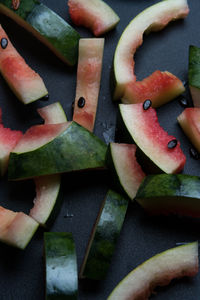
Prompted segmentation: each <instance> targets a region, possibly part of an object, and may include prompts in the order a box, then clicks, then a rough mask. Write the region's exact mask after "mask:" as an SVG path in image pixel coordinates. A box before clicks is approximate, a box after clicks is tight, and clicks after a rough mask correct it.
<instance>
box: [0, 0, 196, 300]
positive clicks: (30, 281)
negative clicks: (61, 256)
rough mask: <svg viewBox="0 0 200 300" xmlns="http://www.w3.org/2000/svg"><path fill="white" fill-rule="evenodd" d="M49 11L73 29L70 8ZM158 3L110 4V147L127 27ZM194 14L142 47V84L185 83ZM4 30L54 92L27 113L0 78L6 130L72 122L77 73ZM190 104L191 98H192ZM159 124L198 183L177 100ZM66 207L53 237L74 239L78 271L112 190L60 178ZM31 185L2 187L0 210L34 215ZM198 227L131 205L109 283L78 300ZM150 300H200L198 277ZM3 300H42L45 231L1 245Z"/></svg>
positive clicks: (14, 30)
mask: <svg viewBox="0 0 200 300" xmlns="http://www.w3.org/2000/svg"><path fill="white" fill-rule="evenodd" d="M42 2H43V3H44V4H46V5H48V6H49V7H50V8H51V9H53V10H55V11H56V12H57V13H58V14H59V15H61V16H62V17H63V18H64V19H66V20H67V21H69V22H70V18H69V15H68V8H67V1H65V0H59V1H55V0H44V1H42ZM156 2H158V1H153V0H148V1H146V0H107V3H108V4H110V5H111V6H112V7H113V9H114V10H115V11H116V12H117V13H118V14H119V16H120V18H121V21H120V23H119V25H118V27H117V29H115V30H113V31H111V32H110V33H108V34H106V36H105V51H104V60H103V71H102V81H101V90H100V95H99V107H98V112H97V119H96V126H95V133H96V134H97V135H98V136H99V137H100V138H102V139H103V140H104V139H105V140H106V142H108V141H109V140H113V137H114V130H115V119H116V112H117V105H116V104H113V103H112V101H111V94H110V88H109V78H110V70H111V66H112V59H113V54H114V50H115V47H116V45H117V42H118V39H119V37H120V35H121V33H122V31H123V29H124V28H125V26H126V25H127V24H128V23H129V21H131V20H132V18H133V17H134V16H136V15H137V14H138V13H139V12H141V11H142V10H143V9H144V8H146V7H148V6H150V5H152V4H154V3H156ZM189 6H190V9H191V11H190V14H189V16H188V18H187V19H186V20H184V21H177V22H174V23H172V24H170V25H169V26H168V27H167V28H166V29H164V30H162V31H161V32H158V33H152V34H150V35H149V36H147V37H145V38H144V44H143V45H142V47H140V49H139V50H138V51H137V54H136V56H135V60H136V74H137V76H138V79H142V78H144V77H146V76H147V75H149V74H150V73H152V72H153V71H155V70H156V69H159V70H163V71H164V70H168V71H170V72H172V73H174V74H175V75H177V76H178V77H179V78H180V79H182V80H183V81H187V65H188V47H189V45H190V44H194V45H196V46H200V18H199V11H200V2H199V0H189ZM0 22H1V23H2V25H3V27H4V28H5V30H6V32H7V33H8V35H9V37H10V39H11V40H12V42H13V44H14V45H15V47H16V48H17V49H18V51H19V52H20V53H21V55H22V56H23V57H24V58H25V59H26V61H27V62H28V63H29V64H30V66H31V67H32V68H33V69H35V70H36V71H38V72H39V73H40V74H41V76H42V78H43V79H44V81H45V83H46V86H47V88H48V90H49V94H50V98H49V101H48V102H42V101H37V102H35V103H33V104H30V105H28V106H24V105H23V104H21V103H20V102H19V101H18V100H17V99H16V97H15V96H14V95H13V94H12V92H11V91H10V90H9V88H8V86H7V84H6V83H5V82H4V80H3V79H2V77H0V107H2V110H3V122H4V124H5V125H6V126H7V127H10V128H12V129H20V130H23V131H25V130H26V129H28V128H29V127H30V126H31V125H34V124H37V123H41V119H40V117H39V116H38V115H37V113H36V108H38V107H41V106H45V105H47V104H48V103H53V102H55V101H60V102H61V103H62V105H63V107H64V109H65V112H66V113H67V116H68V118H69V119H70V118H71V117H72V110H71V104H72V101H73V100H74V96H75V87H76V67H75V68H73V69H69V68H68V67H67V66H66V65H64V64H63V63H62V62H60V61H59V59H57V58H56V57H55V56H54V55H53V54H52V53H51V52H50V51H49V50H48V49H47V48H46V47H45V46H43V45H42V44H41V43H40V42H38V41H37V40H36V39H35V38H34V37H32V35H31V34H29V33H27V32H26V31H25V30H24V29H22V28H21V27H19V26H18V25H16V24H15V23H14V22H13V21H11V20H10V19H8V18H6V17H3V16H0ZM77 30H78V31H79V32H80V34H81V36H82V37H92V34H91V33H90V32H89V30H87V29H84V28H77ZM187 97H188V98H189V95H187ZM157 111H158V116H159V121H160V123H161V125H162V126H163V127H164V128H165V129H166V130H167V131H168V132H169V133H170V134H173V135H175V136H176V137H177V138H178V139H179V140H180V142H181V145H182V149H183V151H184V153H185V154H186V156H187V163H186V166H185V169H184V173H186V174H193V175H200V162H199V161H195V160H194V159H192V158H191V157H190V155H189V148H190V147H191V144H190V142H189V141H188V139H187V138H186V137H185V136H184V134H183V133H182V131H181V129H180V127H179V126H178V124H177V121H176V117H177V116H178V115H179V114H180V113H181V112H182V111H183V107H181V106H180V104H179V102H178V100H174V101H172V102H171V103H169V104H167V105H165V106H163V107H162V108H159V109H158V110H157ZM62 180H63V187H64V202H63V206H62V209H61V211H60V214H59V216H58V217H57V219H56V221H55V223H54V224H53V226H52V228H51V230H52V231H69V232H72V233H73V236H74V239H75V242H76V249H77V257H78V266H79V268H80V265H81V262H82V260H83V257H84V253H85V249H86V245H87V242H88V239H89V235H90V232H91V229H92V226H93V224H94V221H95V219H96V216H97V213H98V210H99V208H100V205H101V202H102V200H103V198H104V196H105V194H106V191H107V189H108V188H109V178H108V176H107V174H106V173H105V172H104V173H98V172H91V173H87V174H85V175H84V176H82V174H80V175H75V174H74V175H70V174H68V175H65V176H63V179H62ZM34 194H35V192H34V185H33V182H32V181H31V180H30V181H24V182H7V180H6V177H5V178H3V179H2V180H1V181H0V203H1V205H3V206H4V207H6V208H10V209H12V210H16V211H20V210H22V211H24V212H26V213H28V212H29V210H30V208H31V207H32V201H33V198H34ZM199 237H200V222H199V220H192V219H188V218H180V217H176V216H172V217H148V216H147V215H146V214H145V213H144V211H143V210H142V209H141V208H140V207H139V206H138V205H137V204H136V203H133V204H130V206H129V209H128V212H127V216H126V219H125V223H124V226H123V230H122V232H121V235H120V238H119V241H118V244H117V247H116V251H115V253H114V256H113V260H112V264H111V266H110V269H109V272H108V275H107V277H106V279H105V280H104V281H101V282H96V283H93V282H91V281H81V282H80V283H79V299H80V300H94V299H95V300H105V299H106V298H107V296H108V295H109V293H110V292H111V291H112V289H113V288H114V287H115V286H116V284H117V283H118V282H119V281H120V280H121V279H122V278H123V277H124V276H125V275H126V274H127V273H128V272H130V271H131V270H132V269H133V268H135V267H136V266H137V265H138V264H140V263H142V262H143V261H145V260H146V259H148V258H150V257H151V256H153V255H155V254H156V253H158V252H161V251H164V250H166V249H168V248H171V247H174V246H176V245H177V244H179V243H182V242H189V241H194V240H198V239H199ZM156 291H157V293H156V294H155V295H153V296H152V299H155V300H156V299H162V300H168V299H170V300H172V299H173V300H176V299H177V300H178V299H182V300H183V299H187V300H197V299H199V298H200V296H199V294H200V275H199V276H197V277H195V278H194V279H181V280H175V281H173V282H172V283H171V284H170V285H169V286H167V287H164V288H159V289H157V290H156ZM0 299H1V300H2V299H3V300H4V299H7V300H8V299H9V300H10V299H23V300H36V299H37V300H42V299H44V263H43V230H41V229H40V230H39V231H38V232H37V233H36V235H35V236H34V238H33V239H32V241H31V243H30V244H29V245H28V247H27V249H26V250H25V251H19V250H16V249H13V248H10V247H8V246H6V245H3V244H1V245H0Z"/></svg>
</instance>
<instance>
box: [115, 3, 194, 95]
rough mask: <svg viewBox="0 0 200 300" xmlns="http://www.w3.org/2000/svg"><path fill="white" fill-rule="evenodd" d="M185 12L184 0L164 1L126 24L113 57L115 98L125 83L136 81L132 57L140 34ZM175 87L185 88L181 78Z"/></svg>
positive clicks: (157, 28) (140, 39) (138, 42)
mask: <svg viewBox="0 0 200 300" xmlns="http://www.w3.org/2000/svg"><path fill="white" fill-rule="evenodd" d="M188 13H189V8H188V4H187V0H177V1H174V0H165V1H161V2H159V3H156V4H155V5H153V6H151V7H148V8H147V9H145V10H144V11H143V12H141V13H140V14H139V15H137V16H136V17H135V18H134V19H133V20H132V21H131V22H130V23H129V25H128V26H127V27H126V29H125V30H124V32H123V33H122V35H121V37H120V40H119V42H118V45H117V48H116V51H115V56H114V74H115V81H116V89H115V93H114V99H119V98H121V97H123V96H124V93H125V90H126V86H127V85H128V84H131V83H132V84H133V83H134V82H136V76H135V74H134V60H133V56H134V54H135V52H136V49H137V48H138V47H139V46H140V45H141V44H142V42H143V34H144V33H149V32H150V31H158V30H161V29H162V28H163V27H165V26H166V25H167V24H168V23H169V22H170V21H172V20H177V19H180V18H185V17H186V16H187V14H188ZM164 74H165V75H166V74H167V73H166V72H164ZM177 90H178V91H179V92H182V91H184V87H183V85H182V84H181V82H180V80H179V82H178V88H177Z"/></svg>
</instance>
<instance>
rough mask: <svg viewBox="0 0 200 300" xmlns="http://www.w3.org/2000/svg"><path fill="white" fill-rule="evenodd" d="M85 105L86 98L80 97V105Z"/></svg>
mask: <svg viewBox="0 0 200 300" xmlns="http://www.w3.org/2000/svg"><path fill="white" fill-rule="evenodd" d="M84 106H85V98H83V97H80V98H79V100H78V107H80V108H83V107H84Z"/></svg>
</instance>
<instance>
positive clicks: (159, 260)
mask: <svg viewBox="0 0 200 300" xmlns="http://www.w3.org/2000/svg"><path fill="white" fill-rule="evenodd" d="M198 264H199V260H198V242H194V243H190V244H186V245H182V246H179V247H175V248H172V249H169V250H167V251H164V252H161V253H159V254H157V255H155V256H153V257H152V258H150V259H148V260H147V261H145V262H144V263H143V264H141V265H140V266H138V267H137V268H136V269H134V270H133V271H132V272H130V273H129V274H128V275H127V276H126V277H125V278H124V279H123V280H122V281H121V282H120V283H119V284H118V285H117V286H116V288H115V289H114V290H113V292H112V293H111V294H110V296H109V297H108V299H107V300H138V299H141V300H146V299H148V297H149V296H150V295H151V293H152V291H153V290H154V288H155V287H156V286H163V285H167V284H169V283H170V281H171V280H172V279H174V278H180V277H184V276H195V275H196V274H197V273H198V268H199V266H198Z"/></svg>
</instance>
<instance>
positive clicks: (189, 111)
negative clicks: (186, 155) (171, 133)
mask: <svg viewBox="0 0 200 300" xmlns="http://www.w3.org/2000/svg"><path fill="white" fill-rule="evenodd" d="M177 119H178V122H179V124H180V125H181V127H182V129H183V131H184V132H185V134H186V135H187V136H188V138H189V139H190V141H191V142H192V144H193V145H194V146H195V147H196V148H197V150H198V151H199V152H200V108H198V107H190V108H186V109H185V110H184V111H183V112H182V113H181V114H180V115H179V116H178V118H177Z"/></svg>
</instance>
